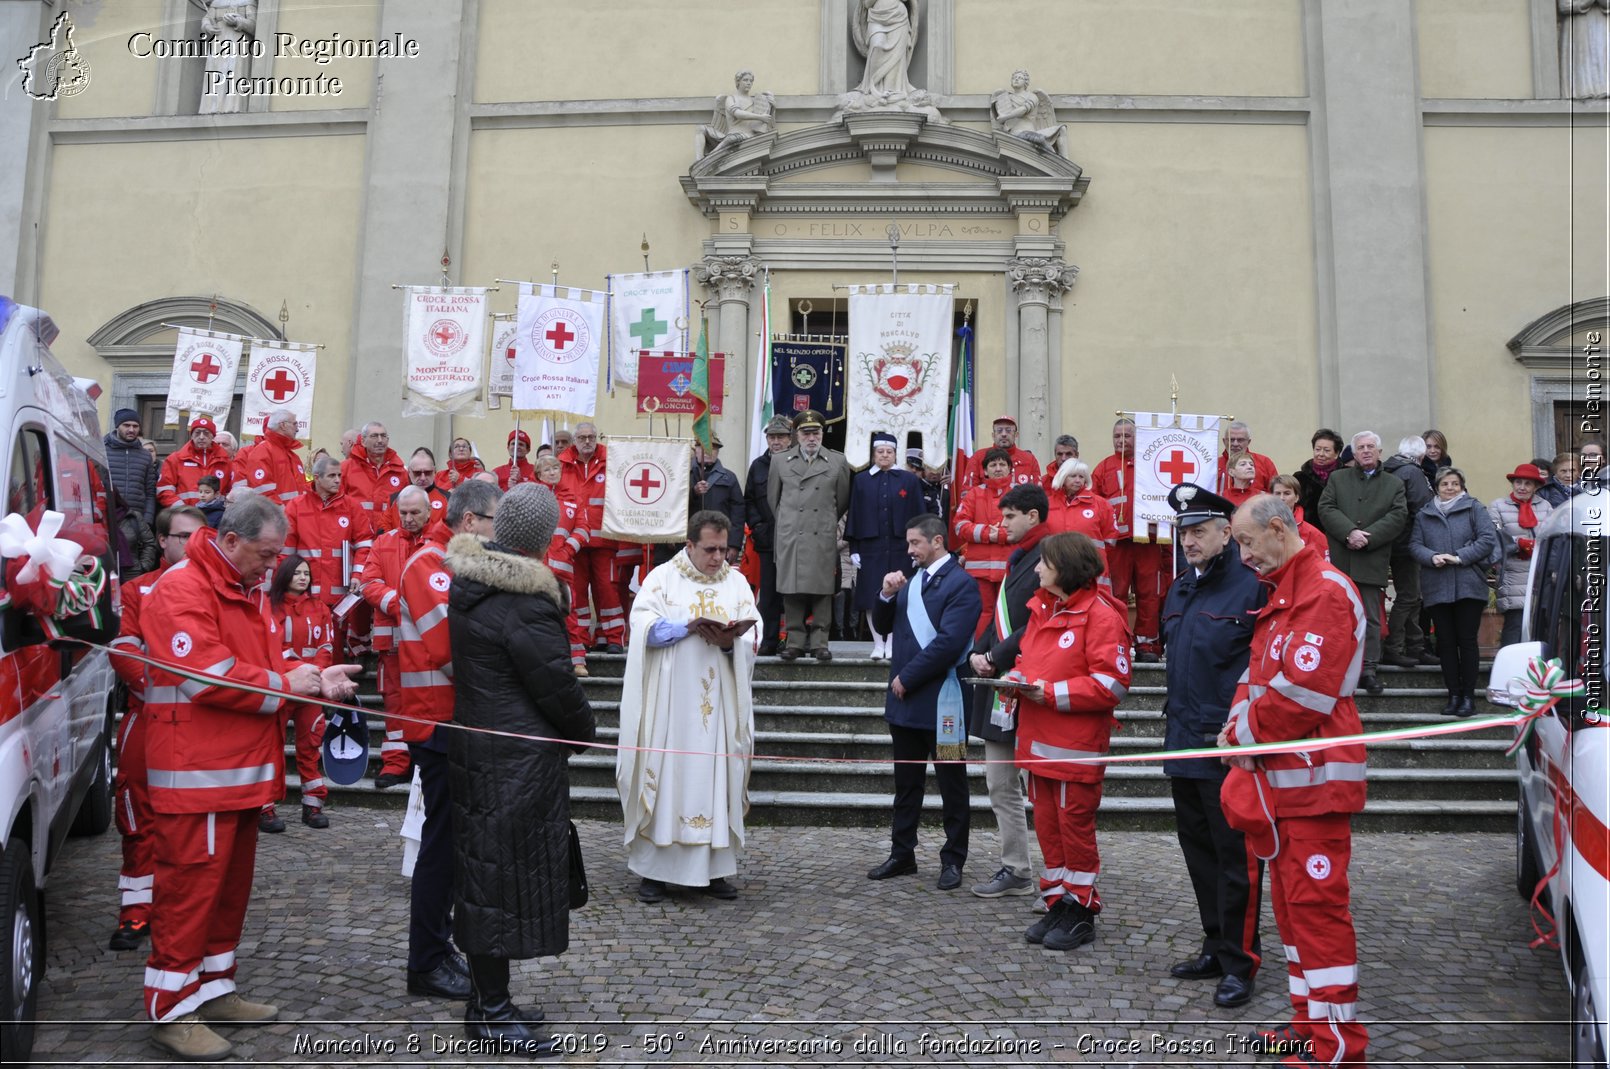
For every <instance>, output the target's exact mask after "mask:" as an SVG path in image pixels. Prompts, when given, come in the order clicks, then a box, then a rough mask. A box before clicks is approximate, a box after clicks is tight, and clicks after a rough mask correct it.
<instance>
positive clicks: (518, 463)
mask: <svg viewBox="0 0 1610 1069" xmlns="http://www.w3.org/2000/svg"><path fill="white" fill-rule="evenodd" d="M529 452H531V436H530V435H529V434H527V433H526V432H525V431H510V432H509V462H508V463H507V464H500V465H498V467H496V468H495V469H493V471H494V474H496V475H497V477H498V488H499V489H501V490H502V491H504V492H505V493H507V492H508V490H509V488H510V487H511V486H518V485H519V484H520V483H530V482H536V480H537V469H535V468H533V467H532V466H531V463H530V461H528V460H526V454H527V453H529Z"/></svg>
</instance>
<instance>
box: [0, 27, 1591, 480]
mask: <svg viewBox="0 0 1610 1069" xmlns="http://www.w3.org/2000/svg"><path fill="white" fill-rule="evenodd" d="M3 7H4V8H5V10H4V11H0V38H3V39H4V40H6V41H8V42H16V43H17V45H16V47H15V48H14V49H12V50H13V51H15V52H16V53H17V54H18V56H22V55H24V54H25V53H26V52H27V51H28V47H29V46H30V45H32V44H34V43H36V42H40V41H49V40H50V39H51V32H52V26H53V24H54V23H55V22H56V21H57V20H58V18H59V16H60V15H61V13H63V12H66V13H68V14H69V15H70V16H71V18H72V23H73V27H74V34H73V38H74V39H73V47H74V48H75V49H76V53H77V61H78V63H79V64H80V65H81V66H82V67H83V68H84V69H85V72H86V73H85V75H84V77H82V78H80V79H78V80H77V81H75V83H74V84H73V86H72V91H71V92H70V93H58V94H55V97H56V99H49V100H31V99H29V98H28V96H27V95H25V94H24V93H21V92H17V91H15V90H16V88H17V87H16V85H15V84H13V91H12V92H10V93H8V94H6V95H5V96H4V99H3V101H0V138H3V139H4V144H5V145H6V146H7V148H8V149H12V148H17V149H22V148H25V149H26V151H17V152H10V151H8V152H7V153H6V154H5V156H6V162H3V163H0V205H3V206H4V211H0V257H3V259H0V292H8V293H10V294H12V295H13V296H15V297H16V298H17V299H19V300H21V301H23V302H25V303H30V304H37V305H39V306H41V307H43V308H45V309H46V310H47V311H49V312H50V313H51V314H52V316H53V317H54V318H55V319H56V321H57V323H58V324H59V325H60V326H61V327H62V336H61V338H60V339H59V340H58V342H57V343H56V346H55V349H56V351H57V354H58V355H59V356H60V358H61V359H62V360H63V362H64V363H65V364H66V365H67V366H68V367H69V368H70V369H72V370H73V371H74V372H75V373H77V374H81V375H87V376H91V377H95V378H97V379H98V380H100V381H101V382H102V383H103V384H104V385H105V386H106V394H105V396H104V397H103V400H102V403H103V405H105V406H106V412H105V413H103V414H105V415H109V414H110V411H111V410H112V408H114V407H122V406H124V405H129V406H135V407H138V406H142V405H146V406H148V405H150V404H151V403H152V402H153V399H155V400H160V397H161V395H162V394H163V393H164V392H165V390H166V383H167V376H168V369H169V367H170V366H171V362H172V353H173V345H174V337H175V335H174V330H173V326H174V325H175V324H179V325H202V326H204V325H206V323H207V322H209V321H211V322H212V323H213V324H214V325H215V326H216V327H218V328H220V329H229V330H234V331H236V332H239V333H243V334H249V335H252V336H256V337H288V338H291V339H294V340H297V341H311V342H319V343H322V344H323V345H324V346H325V348H324V349H323V350H322V351H321V352H320V355H319V371H318V387H317V394H316V403H315V411H314V421H313V433H312V439H313V442H314V444H316V445H323V446H326V447H328V448H331V449H332V450H333V449H334V446H335V444H336V441H337V439H338V437H339V435H340V433H341V431H342V430H343V429H345V428H346V427H349V426H353V425H355V424H357V423H359V422H362V421H363V420H365V419H369V418H378V419H382V420H385V421H386V422H387V423H388V424H390V425H391V429H392V441H393V443H394V445H395V446H396V447H397V448H399V449H406V448H411V447H412V446H413V445H416V444H429V445H432V446H434V447H435V448H436V452H437V455H438V456H439V457H441V456H444V455H445V446H446V445H447V443H448V441H449V440H450V439H451V438H452V437H454V436H455V435H460V434H463V435H466V436H468V437H470V438H472V439H473V440H475V441H476V442H477V443H478V444H479V445H480V446H481V448H482V450H483V453H485V454H486V455H488V456H489V457H493V456H496V455H497V454H498V453H499V452H500V451H501V443H502V442H503V440H504V436H505V434H506V433H507V431H508V429H509V428H511V427H512V426H513V422H514V417H513V415H512V414H511V413H510V412H509V411H508V409H507V407H506V402H505V407H504V408H503V409H501V410H495V411H492V412H490V413H488V414H487V416H486V417H485V418H484V419H475V420H471V419H467V418H465V417H462V416H459V417H436V418H408V419H404V418H402V417H401V416H400V406H401V371H400V348H401V344H402V331H403V326H402V323H403V297H402V294H401V293H400V292H399V291H398V290H396V289H395V288H394V286H395V285H396V284H415V285H430V284H435V283H437V282H439V281H440V280H441V278H442V277H443V274H444V270H445V275H446V277H447V278H448V279H449V280H450V282H451V284H453V285H460V286H479V285H492V284H494V280H495V279H500V278H501V279H529V280H533V281H537V282H546V281H549V280H550V278H552V277H554V276H555V274H557V278H558V280H559V281H560V282H561V284H567V285H576V286H587V287H591V288H603V285H604V279H605V276H606V274H609V273H620V272H630V271H640V270H642V269H643V265H644V263H645V261H646V262H647V263H648V264H649V266H650V267H652V268H654V269H670V268H689V269H691V271H692V273H693V278H694V280H695V286H694V293H695V296H696V297H697V299H699V300H707V301H708V304H707V305H706V306H705V309H706V313H707V314H708V316H709V323H710V330H711V339H712V344H713V347H715V348H718V349H720V350H722V351H724V352H726V353H728V354H729V355H728V358H727V361H726V365H725V367H726V380H725V395H726V398H727V406H726V410H725V414H724V415H723V416H721V417H720V418H719V419H718V421H717V430H718V433H720V434H721V436H722V437H723V438H724V439H725V441H726V443H727V451H726V454H724V459H725V460H726V461H727V463H728V465H729V466H730V467H733V468H735V469H737V468H739V467H740V465H741V464H743V463H745V462H746V461H747V455H746V454H747V443H748V439H749V433H748V432H749V428H748V422H749V412H750V404H749V400H750V398H751V395H752V390H753V383H754V364H755V360H756V349H757V345H756V343H757V341H758V338H757V336H756V335H757V332H758V331H759V330H760V329H761V319H760V300H759V298H760V295H761V292H762V288H763V286H764V285H765V284H766V282H767V281H769V284H770V287H771V306H772V327H773V329H774V330H777V331H783V330H789V329H795V330H799V329H804V330H809V331H811V332H813V333H819V332H822V331H831V332H841V331H842V326H843V322H842V315H843V309H844V307H845V301H844V295H843V291H842V290H841V289H837V288H836V287H841V286H843V285H846V284H855V283H876V282H886V281H889V280H890V278H891V276H892V272H893V271H895V270H898V277H899V281H900V282H901V283H908V282H909V283H950V284H953V285H954V294H953V295H954V298H955V302H956V308H957V312H958V316H959V317H960V316H961V314H962V312H963V310H964V309H965V312H966V315H967V319H968V320H969V321H970V323H971V325H972V326H973V327H974V330H975V335H974V336H975V338H976V360H977V382H976V408H977V412H978V423H979V438H980V440H981V441H982V440H984V439H985V438H987V435H988V420H989V419H990V417H992V416H994V415H996V414H999V413H1010V414H1012V415H1014V416H1015V417H1017V419H1018V420H1019V422H1020V425H1021V428H1022V444H1024V445H1025V446H1027V447H1029V448H1031V449H1032V450H1034V451H1035V452H1036V453H1038V454H1040V455H1041V456H1042V457H1045V456H1047V455H1049V452H1050V444H1051V440H1052V439H1053V438H1054V437H1055V436H1056V435H1058V434H1062V433H1072V434H1074V435H1076V436H1077V437H1078V438H1079V439H1080V442H1081V446H1082V451H1083V455H1084V456H1085V457H1086V458H1087V459H1092V460H1093V459H1095V458H1099V457H1100V456H1102V455H1104V454H1105V453H1106V452H1108V451H1109V442H1108V431H1109V428H1110V426H1111V423H1112V420H1113V417H1114V414H1115V413H1116V412H1119V411H1133V410H1136V409H1141V410H1147V411H1155V410H1162V411H1167V410H1168V408H1169V404H1170V384H1171V381H1177V383H1178V386H1179V399H1178V403H1179V408H1180V409H1181V410H1182V411H1186V412H1197V413H1207V414H1224V415H1230V416H1234V417H1236V418H1239V419H1245V420H1247V421H1248V422H1249V423H1250V424H1251V426H1252V430H1253V437H1254V443H1253V448H1254V449H1256V450H1257V451H1259V452H1262V453H1267V454H1269V455H1271V456H1273V457H1275V458H1276V460H1277V461H1278V462H1279V464H1280V465H1281V467H1282V468H1283V469H1284V470H1291V469H1293V468H1295V466H1296V465H1297V464H1298V463H1300V462H1301V461H1302V460H1304V459H1306V457H1307V456H1308V438H1309V435H1310V434H1311V433H1312V432H1313V430H1314V429H1315V428H1316V427H1320V426H1329V427H1333V428H1335V429H1336V430H1338V431H1340V432H1342V433H1343V434H1344V435H1348V434H1351V433H1352V432H1354V431H1357V430H1362V429H1372V430H1375V431H1377V432H1379V433H1380V434H1381V435H1382V437H1383V438H1384V439H1386V440H1387V443H1388V450H1389V451H1390V449H1391V447H1392V446H1393V445H1394V444H1395V442H1396V440H1397V438H1398V437H1400V436H1402V435H1405V434H1416V433H1419V432H1421V431H1423V430H1425V429H1427V428H1429V427H1438V428H1440V429H1441V430H1443V431H1444V432H1445V433H1446V434H1447V436H1448V439H1449V442H1450V451H1451V452H1452V453H1453V455H1454V456H1455V457H1456V458H1457V459H1458V461H1459V462H1460V464H1461V466H1463V467H1465V468H1466V469H1467V470H1468V471H1469V472H1470V473H1471V475H1472V480H1473V485H1472V490H1473V491H1475V492H1476V493H1477V494H1478V495H1479V496H1483V497H1491V496H1495V495H1496V494H1497V493H1499V492H1500V490H1501V489H1502V486H1503V482H1502V474H1503V473H1504V472H1506V471H1508V470H1510V466H1513V465H1514V464H1515V463H1517V462H1520V461H1524V460H1527V459H1529V458H1531V457H1532V456H1534V455H1540V454H1541V455H1552V454H1553V453H1554V452H1555V451H1556V449H1557V448H1558V447H1560V446H1561V445H1563V444H1565V443H1567V442H1570V441H1574V440H1576V439H1577V438H1578V437H1580V436H1582V434H1583V433H1584V430H1586V431H1588V432H1590V433H1591V432H1593V431H1597V433H1598V434H1600V435H1602V434H1603V429H1602V419H1599V417H1598V412H1599V410H1600V404H1601V403H1602V394H1601V393H1600V392H1599V390H1600V385H1601V382H1602V380H1601V379H1600V378H1599V377H1598V376H1597V370H1598V367H1599V361H1600V359H1601V356H1600V354H1601V353H1602V348H1603V345H1602V339H1603V336H1604V331H1605V330H1606V328H1607V323H1606V320H1607V318H1610V301H1607V298H1606V294H1607V283H1610V280H1607V273H1606V234H1607V220H1606V207H1605V201H1606V189H1607V173H1606V153H1607V147H1610V146H1607V138H1606V110H1605V100H1604V98H1603V95H1604V94H1603V88H1602V85H1603V69H1604V67H1603V64H1604V55H1603V32H1604V25H1605V19H1606V17H1607V16H1606V14H1605V12H1604V11H1603V9H1602V8H1601V7H1590V8H1589V10H1588V11H1587V12H1586V13H1585V14H1581V15H1577V14H1562V13H1560V12H1559V10H1558V5H1556V4H1555V3H1554V0H1346V2H1343V3H1332V2H1330V0H1187V2H1185V3H1179V2H1175V3H1162V2H1160V0H1019V2H1016V3H1012V4H1002V3H998V2H992V0H756V2H755V3H751V4H747V5H733V4H730V3H721V2H718V0H688V2H685V3H681V4H676V5H668V4H661V3H655V2H651V0H595V2H591V3H585V4H578V3H571V2H559V0H351V2H348V3H343V4H339V5H324V4H299V3H290V2H289V0H225V2H223V3H219V2H213V3H207V2H202V0H118V2H116V3H108V2H101V0H56V2H54V3H52V2H44V0H41V2H30V3H23V4H6V5H3ZM1584 19H1585V20H1588V21H1577V20H1584ZM1592 20H1597V21H1592ZM203 22H206V23H207V26H208V27H209V35H210V38H211V39H213V40H219V41H223V40H227V41H228V42H230V47H229V48H227V49H223V50H222V51H224V52H227V53H228V54H227V55H224V56H218V55H214V56H212V57H208V56H207V55H206V54H205V52H206V50H205V49H201V48H199V47H197V45H198V43H199V42H200V40H201V39H202V36H203ZM1596 35H1597V36H1596ZM1595 48H1598V49H1599V51H1598V53H1597V54H1596V56H1595V53H1594V51H1593V50H1594V49H1595ZM215 51H218V50H215ZM1595 63H1597V64H1598V66H1597V68H1595V66H1594V64H1595ZM1595 71H1597V73H1595ZM745 74H747V75H748V77H747V78H745V77H744V75H745ZM11 228H14V229H11ZM8 229H9V230H10V232H9V233H7V232H6V231H7V230H8ZM645 245H646V247H647V248H646V249H645ZM13 246H14V247H15V255H14V256H11V255H10V252H11V249H12V247H13ZM444 265H445V266H444ZM514 300H515V297H514V292H513V288H512V287H509V286H504V287H502V289H501V290H500V291H499V292H498V293H496V294H494V295H493V303H494V305H495V306H496V307H497V309H498V310H500V311H512V310H513V308H514ZM807 308H808V309H809V310H810V311H809V313H808V315H807V314H806V313H805V311H804V309H807ZM958 321H960V320H958ZM696 329H697V328H696V326H695V327H694V330H696ZM158 411H159V410H158ZM235 418H236V419H238V414H237V415H236V417H235ZM597 422H598V423H599V424H600V426H601V428H602V429H603V430H604V432H605V433H606V435H607V434H608V433H611V432H614V433H618V434H644V433H649V431H650V424H649V423H648V422H647V421H646V420H645V419H643V418H642V417H639V416H637V415H636V414H635V405H634V401H633V396H632V388H631V387H630V386H620V385H617V386H616V388H615V390H614V391H613V393H608V392H605V391H604V390H603V389H602V388H601V389H600V398H599V405H598V416H597ZM653 429H655V430H661V429H663V428H662V426H661V421H660V420H655V421H654V424H653ZM673 429H674V428H673ZM152 430H153V427H152V426H151V423H150V421H148V423H147V432H148V433H150V432H151V431H152Z"/></svg>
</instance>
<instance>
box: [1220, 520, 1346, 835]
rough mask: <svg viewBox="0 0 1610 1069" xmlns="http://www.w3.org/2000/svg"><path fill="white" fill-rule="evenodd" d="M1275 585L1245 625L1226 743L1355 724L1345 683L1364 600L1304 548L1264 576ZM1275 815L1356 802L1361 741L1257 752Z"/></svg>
mask: <svg viewBox="0 0 1610 1069" xmlns="http://www.w3.org/2000/svg"><path fill="white" fill-rule="evenodd" d="M1264 582H1266V583H1269V584H1270V585H1272V586H1273V587H1274V592H1273V593H1271V594H1270V595H1269V603H1268V604H1267V605H1265V606H1264V607H1263V611H1262V612H1260V613H1259V614H1258V622H1257V624H1256V625H1255V626H1254V627H1253V631H1252V660H1251V662H1250V663H1249V664H1248V665H1247V671H1246V674H1245V675H1243V676H1242V677H1241V683H1240V685H1239V686H1237V687H1236V692H1235V703H1234V704H1233V705H1232V706H1231V707H1230V718H1229V720H1228V721H1227V722H1226V724H1225V728H1226V731H1227V732H1228V739H1229V741H1230V742H1231V744H1232V745H1237V746H1246V745H1250V744H1252V743H1257V742H1285V741H1288V740H1293V739H1325V738H1334V737H1336V736H1338V735H1356V734H1358V733H1359V731H1360V730H1361V728H1360V724H1359V718H1358V707H1357V706H1356V705H1354V704H1353V688H1354V686H1355V685H1356V684H1357V683H1358V677H1359V671H1360V668H1361V667H1362V665H1363V661H1364V606H1363V603H1362V602H1361V601H1360V600H1359V596H1358V591H1357V590H1356V589H1355V588H1354V586H1353V583H1352V581H1351V580H1350V579H1348V578H1347V576H1345V575H1343V574H1342V573H1341V572H1340V571H1338V570H1337V569H1336V568H1335V567H1333V566H1331V565H1330V564H1327V563H1326V562H1325V561H1324V560H1323V559H1322V558H1321V557H1320V556H1319V555H1318V554H1316V553H1315V552H1314V551H1313V550H1312V549H1309V548H1308V547H1307V546H1304V547H1303V548H1302V550H1301V551H1299V552H1298V553H1297V555H1296V556H1294V557H1292V558H1291V560H1289V561H1287V562H1286V563H1285V565H1284V566H1282V567H1281V568H1280V569H1279V570H1278V571H1275V572H1273V573H1271V574H1270V575H1268V576H1265V577H1264ZM1259 764H1260V765H1261V766H1262V767H1263V770H1264V774H1265V775H1266V776H1267V777H1268V780H1269V786H1270V788H1271V794H1272V795H1273V803H1274V811H1275V816H1277V817H1311V816H1320V815H1323V814H1327V813H1357V812H1359V811H1360V810H1362V809H1363V808H1364V767H1365V762H1364V746H1363V744H1361V743H1354V744H1350V745H1347V746H1338V747H1335V748H1334V749H1329V750H1313V751H1298V752H1296V753H1289V754H1274V755H1272V756H1268V757H1263V758H1260V759H1259Z"/></svg>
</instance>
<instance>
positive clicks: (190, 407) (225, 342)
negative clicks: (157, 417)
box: [162, 327, 246, 427]
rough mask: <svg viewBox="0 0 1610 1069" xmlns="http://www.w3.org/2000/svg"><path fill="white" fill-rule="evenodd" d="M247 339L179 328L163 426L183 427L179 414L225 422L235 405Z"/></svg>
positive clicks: (169, 378)
mask: <svg viewBox="0 0 1610 1069" xmlns="http://www.w3.org/2000/svg"><path fill="white" fill-rule="evenodd" d="M245 341H246V339H245V338H242V337H241V336H240V335H238V334H221V333H218V332H217V331H211V330H195V329H192V328H190V327H181V328H179V344H178V345H177V346H176V347H175V348H174V351H173V373H172V374H171V375H170V376H169V377H168V403H167V406H166V407H165V408H164V410H163V413H162V422H163V423H164V424H165V425H167V426H169V427H177V426H178V425H179V413H180V412H188V413H190V415H191V417H192V418H194V417H196V416H208V417H210V418H212V419H214V420H218V421H220V422H221V421H222V420H223V418H224V417H225V416H227V415H229V406H230V405H232V404H234V401H235V372H236V370H237V369H238V368H239V367H240V351H241V347H242V345H243V344H244V343H245Z"/></svg>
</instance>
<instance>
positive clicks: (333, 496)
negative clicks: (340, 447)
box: [285, 453, 374, 610]
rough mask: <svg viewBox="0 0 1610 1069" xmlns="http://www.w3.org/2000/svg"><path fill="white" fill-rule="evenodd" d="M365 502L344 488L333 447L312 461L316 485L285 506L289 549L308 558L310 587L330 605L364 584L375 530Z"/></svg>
mask: <svg viewBox="0 0 1610 1069" xmlns="http://www.w3.org/2000/svg"><path fill="white" fill-rule="evenodd" d="M372 515H373V513H370V512H366V511H364V508H363V505H362V503H360V502H358V501H355V500H353V498H352V496H351V495H350V494H348V493H346V492H345V491H343V490H342V489H341V465H340V463H339V462H338V461H337V460H336V459H335V458H334V457H332V456H330V455H329V454H328V453H326V454H324V455H322V456H320V457H319V458H318V459H317V460H315V461H314V462H313V486H312V487H311V488H310V489H308V490H307V491H306V492H305V493H303V494H302V495H301V496H300V497H298V498H297V499H296V500H294V501H292V502H291V503H290V504H289V505H288V506H286V509H285V520H286V523H287V524H288V529H287V532H286V535H285V552H287V553H295V554H297V555H299V556H302V557H305V558H307V561H308V564H309V567H310V570H311V571H312V573H313V585H312V586H311V587H309V588H308V593H309V594H311V595H313V596H314V597H316V598H318V599H320V600H321V601H323V602H324V603H325V604H326V605H328V606H329V607H330V608H331V610H334V609H335V607H336V605H338V604H340V602H341V599H342V598H344V597H346V596H347V594H348V593H350V592H352V591H356V590H358V589H359V588H361V587H362V586H363V570H364V567H365V566H366V565H367V564H368V561H369V554H370V551H371V550H372V549H373V547H374V531H373V530H372V529H371V527H370V524H371V522H372V521H371V519H370V517H371V516H372Z"/></svg>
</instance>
